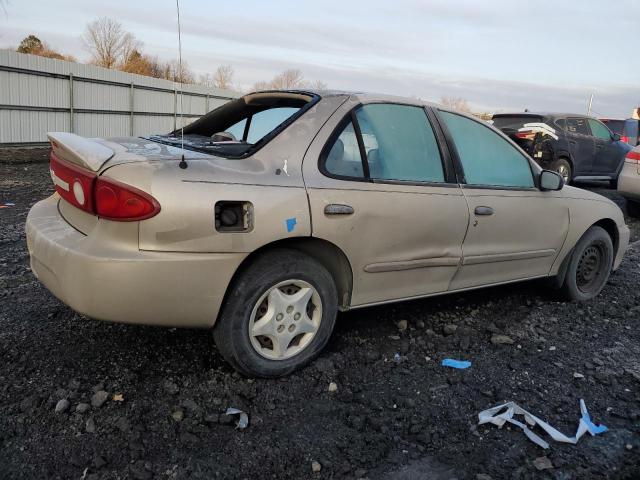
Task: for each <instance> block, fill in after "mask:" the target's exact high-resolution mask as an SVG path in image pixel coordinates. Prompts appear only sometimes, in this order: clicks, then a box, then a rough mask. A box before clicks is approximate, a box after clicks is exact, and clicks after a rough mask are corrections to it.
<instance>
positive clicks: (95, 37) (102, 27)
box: [82, 17, 142, 68]
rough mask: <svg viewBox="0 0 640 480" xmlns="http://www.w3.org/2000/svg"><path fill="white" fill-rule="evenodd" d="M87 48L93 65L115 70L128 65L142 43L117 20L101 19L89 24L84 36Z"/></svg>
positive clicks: (83, 39)
mask: <svg viewBox="0 0 640 480" xmlns="http://www.w3.org/2000/svg"><path fill="white" fill-rule="evenodd" d="M82 41H83V43H84V46H85V48H86V49H87V50H88V51H89V52H90V53H91V56H92V63H94V64H95V65H98V66H100V67H106V68H115V67H116V66H117V65H118V64H124V63H126V61H127V59H128V56H129V55H131V53H133V51H134V50H139V49H140V48H141V46H142V44H141V42H139V41H138V40H136V38H135V37H134V36H133V34H131V33H129V32H127V31H125V30H124V29H123V28H122V25H121V24H120V22H118V21H117V20H114V19H112V18H108V17H101V18H98V19H97V20H94V21H93V22H91V23H89V24H88V25H87V26H86V28H85V31H84V33H83V35H82Z"/></svg>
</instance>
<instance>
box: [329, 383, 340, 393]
mask: <svg viewBox="0 0 640 480" xmlns="http://www.w3.org/2000/svg"><path fill="white" fill-rule="evenodd" d="M336 391H338V384H337V383H336V382H331V383H330V384H329V392H331V393H333V392H336Z"/></svg>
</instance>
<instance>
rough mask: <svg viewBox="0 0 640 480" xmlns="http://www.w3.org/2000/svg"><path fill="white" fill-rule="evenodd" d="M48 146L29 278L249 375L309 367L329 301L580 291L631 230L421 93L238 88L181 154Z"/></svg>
mask: <svg viewBox="0 0 640 480" xmlns="http://www.w3.org/2000/svg"><path fill="white" fill-rule="evenodd" d="M49 138H50V140H51V145H52V153H51V177H52V180H53V182H54V184H55V188H56V193H55V194H54V195H53V196H51V197H49V198H48V199H45V200H42V201H41V202H38V203H37V204H35V205H34V206H33V207H32V208H31V211H30V212H29V215H28V218H27V222H26V231H27V244H28V247H29V253H30V255H31V269H32V271H33V272H34V273H35V274H36V275H37V276H38V278H39V279H40V281H41V282H42V283H43V284H44V285H45V286H46V287H48V288H49V290H51V292H53V293H54V294H55V295H56V296H57V297H59V298H60V299H61V300H62V301H63V302H65V303H66V304H68V305H69V306H71V307H72V308H74V309H75V310H77V311H79V312H80V313H83V314H85V315H87V316H89V317H93V318H97V319H102V320H110V321H118V322H128V323H146V324H155V325H164V326H183V327H205V328H210V327H213V335H214V338H215V340H216V344H217V345H218V348H219V350H220V352H221V353H222V355H223V356H224V357H225V358H226V359H227V361H228V362H229V363H230V364H231V365H233V366H234V367H235V368H236V369H237V370H238V371H240V372H242V373H244V374H247V375H254V376H263V377H275V376H279V375H285V374H287V373H290V372H292V371H293V370H294V369H296V368H298V367H300V366H302V365H304V364H305V363H306V362H308V361H310V360H311V359H312V358H314V357H315V356H316V355H318V353H319V352H320V351H321V350H322V348H323V347H324V346H325V344H326V343H327V341H328V340H329V337H330V336H331V332H332V330H333V326H334V324H335V320H336V314H337V311H338V310H348V309H353V308H360V307H366V306H370V305H376V304H381V303H389V302H395V301H400V300H408V299H415V298H421V297H427V296H432V295H440V294H444V293H449V292H459V291H464V290H469V289H475V288H480V287H484V286H490V285H491V286H492V285H499V284H504V283H510V282H516V281H521V280H527V279H534V278H549V279H550V280H551V282H552V283H553V285H555V286H556V287H558V288H560V289H561V290H562V291H563V293H564V294H565V296H566V298H568V299H570V300H589V299H591V298H593V297H594V296H596V295H597V294H598V293H599V292H600V291H601V290H602V288H603V287H604V285H605V283H606V281H607V279H608V277H609V273H610V272H611V271H612V270H615V269H616V268H618V266H619V265H620V262H621V260H622V257H623V255H624V252H625V249H626V246H627V243H628V240H629V229H628V228H627V226H626V225H625V222H624V218H623V215H622V212H621V211H620V208H618V207H617V206H616V205H615V204H614V203H613V202H611V201H610V200H608V199H606V198H604V197H602V196H600V195H597V194H595V193H592V192H588V191H585V190H580V189H577V188H572V187H564V184H563V180H562V177H561V176H560V175H559V174H557V173H556V172H551V171H548V170H542V169H541V168H540V167H539V166H538V165H536V164H535V163H534V162H533V161H532V160H531V158H530V157H529V156H528V155H527V154H526V153H525V152H524V151H522V149H520V148H519V147H518V146H517V145H516V144H515V143H513V142H512V141H511V140H509V138H508V137H506V136H505V135H504V134H503V133H502V132H500V131H499V130H497V129H495V128H493V127H491V126H490V125H488V124H487V123H486V122H484V121H481V120H478V119H477V118H474V117H472V116H469V115H465V114H462V113H458V112H454V111H451V110H450V109H447V108H444V107H440V106H437V105H432V104H428V103H425V102H422V101H420V100H418V99H411V98H400V97H391V96H384V95H368V94H350V93H341V92H307V91H277V92H256V93H251V94H248V95H245V96H244V97H242V98H239V99H237V100H233V101H231V102H229V103H226V104H225V105H223V106H221V107H219V108H218V109H216V110H214V111H212V112H210V113H208V114H206V115H204V116H203V117H201V118H200V119H198V120H196V121H195V122H193V123H192V124H190V125H188V126H186V127H184V148H181V145H182V143H183V139H182V138H181V135H180V132H179V131H177V132H173V133H171V134H168V135H154V136H151V137H149V138H131V137H126V138H112V139H107V140H102V139H95V138H94V139H87V138H82V137H80V136H78V135H74V134H70V133H50V134H49ZM563 187H564V188H563Z"/></svg>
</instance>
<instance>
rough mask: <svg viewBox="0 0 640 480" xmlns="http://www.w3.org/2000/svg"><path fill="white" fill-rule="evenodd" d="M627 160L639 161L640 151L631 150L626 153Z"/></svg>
mask: <svg viewBox="0 0 640 480" xmlns="http://www.w3.org/2000/svg"><path fill="white" fill-rule="evenodd" d="M626 160H627V161H631V162H632V163H640V152H638V151H635V150H632V151H630V152H629V153H627V158H626Z"/></svg>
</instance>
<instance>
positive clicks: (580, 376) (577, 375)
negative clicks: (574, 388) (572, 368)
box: [573, 372, 584, 378]
mask: <svg viewBox="0 0 640 480" xmlns="http://www.w3.org/2000/svg"><path fill="white" fill-rule="evenodd" d="M573 378H584V375H583V374H581V373H578V372H574V374H573Z"/></svg>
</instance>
